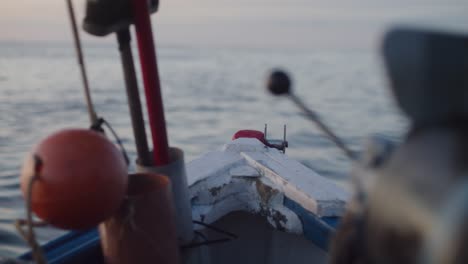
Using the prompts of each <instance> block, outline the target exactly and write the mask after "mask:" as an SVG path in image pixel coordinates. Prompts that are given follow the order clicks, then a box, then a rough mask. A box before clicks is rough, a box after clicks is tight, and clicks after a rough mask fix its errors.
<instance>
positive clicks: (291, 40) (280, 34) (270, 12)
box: [0, 0, 468, 48]
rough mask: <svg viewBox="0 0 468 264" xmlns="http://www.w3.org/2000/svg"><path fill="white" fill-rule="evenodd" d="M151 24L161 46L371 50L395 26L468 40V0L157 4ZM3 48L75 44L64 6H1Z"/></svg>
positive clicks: (58, 2) (10, 1)
mask: <svg viewBox="0 0 468 264" xmlns="http://www.w3.org/2000/svg"><path fill="white" fill-rule="evenodd" d="M74 4H75V6H76V9H77V11H78V13H79V15H78V17H79V18H80V20H81V18H82V14H83V7H84V4H85V0H75V1H74ZM152 21H153V24H154V31H155V36H156V40H157V42H158V43H160V44H163V45H192V46H233V47H291V48H323V47H327V48H342V47H351V48H368V47H371V46H373V45H375V43H376V42H377V40H378V39H379V37H380V36H381V35H382V33H383V32H384V31H385V29H387V28H389V27H390V26H391V25H394V24H406V25H414V26H420V25H423V26H425V27H428V26H430V27H438V28H443V29H450V30H457V31H462V32H467V33H468V1H466V0H355V1H342V0H236V1H234V0H160V11H159V12H158V14H156V15H154V16H153V18H152ZM109 39H110V40H113V38H109ZM110 40H109V41H110ZM0 41H21V42H23V41H24V42H28V41H47V42H57V41H59V42H69V41H71V33H70V24H69V21H68V17H67V13H66V9H65V1H64V0H2V4H1V8H0ZM85 41H96V39H95V38H88V37H85Z"/></svg>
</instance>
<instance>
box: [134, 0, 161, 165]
mask: <svg viewBox="0 0 468 264" xmlns="http://www.w3.org/2000/svg"><path fill="white" fill-rule="evenodd" d="M131 2H132V9H133V17H134V19H135V29H136V36H137V42H138V51H139V54H140V63H141V70H142V72H143V82H144V86H145V94H146V104H147V107H148V119H149V123H150V128H151V136H152V139H153V148H154V149H153V161H154V165H156V166H161V165H166V164H168V163H169V145H168V140H167V132H166V121H165V119H164V109H163V104H162V96H161V85H160V80H159V73H158V65H157V63H156V47H155V45H154V40H153V31H152V29H151V21H150V11H149V8H148V1H147V0H132V1H131Z"/></svg>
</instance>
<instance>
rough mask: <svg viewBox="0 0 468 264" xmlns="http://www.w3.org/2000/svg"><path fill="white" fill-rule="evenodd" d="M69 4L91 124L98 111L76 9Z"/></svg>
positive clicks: (95, 119) (96, 118) (68, 0)
mask: <svg viewBox="0 0 468 264" xmlns="http://www.w3.org/2000/svg"><path fill="white" fill-rule="evenodd" d="M67 6H68V15H69V17H70V22H71V26H72V31H73V39H74V41H75V50H76V56H77V59H78V64H79V66H80V70H81V79H82V81H83V86H84V92H85V99H86V105H87V107H88V114H89V119H90V121H91V124H94V123H96V122H97V120H98V117H97V115H96V111H95V110H94V106H93V101H92V100H91V92H90V89H89V84H88V76H87V74H86V66H85V62H84V59H83V51H82V48H81V41H80V35H79V34H78V27H77V26H76V18H75V11H74V9H73V4H72V1H71V0H67Z"/></svg>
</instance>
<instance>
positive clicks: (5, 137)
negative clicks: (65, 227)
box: [0, 43, 407, 256]
mask: <svg viewBox="0 0 468 264" xmlns="http://www.w3.org/2000/svg"><path fill="white" fill-rule="evenodd" d="M85 54H86V62H87V66H88V72H89V77H90V84H91V86H92V95H93V99H94V101H95V105H96V108H97V111H98V113H99V115H101V116H103V117H104V118H106V119H107V120H108V121H109V122H110V123H111V124H112V125H113V126H114V128H115V129H116V130H117V133H118V134H119V136H120V137H121V138H122V139H123V141H124V143H125V147H126V148H127V150H128V151H129V153H130V154H131V155H132V157H133V158H134V157H135V147H134V145H133V142H134V140H133V134H132V130H131V125H130V119H129V113H128V107H127V101H126V96H125V90H124V86H123V77H122V70H121V65H120V60H119V57H118V52H117V49H116V47H114V46H112V45H109V46H90V47H87V48H86V50H85ZM134 55H135V57H137V56H136V55H137V53H136V52H135V53H134ZM158 56H159V57H158V59H159V68H160V74H161V79H162V86H163V96H164V103H165V110H166V119H167V125H168V132H169V140H170V144H171V145H173V146H178V147H181V148H182V149H183V150H184V151H185V155H186V160H187V161H190V160H192V159H194V158H196V157H197V156H199V155H200V154H202V153H203V152H206V151H209V150H213V149H216V148H218V147H219V146H221V145H222V144H223V143H225V142H227V141H229V140H230V138H231V137H232V135H233V134H234V133H235V132H236V131H237V130H240V129H257V130H263V126H264V124H265V123H268V124H269V135H270V136H271V137H276V138H281V137H282V126H283V124H287V126H288V140H289V143H290V147H289V149H288V150H287V153H288V154H289V155H290V156H292V157H293V158H295V159H297V160H299V161H301V162H303V163H304V164H305V165H307V166H309V167H310V168H312V169H314V170H316V171H317V172H319V173H321V174H322V175H324V176H326V177H329V178H331V179H333V180H335V181H338V182H339V183H342V184H346V181H347V179H348V173H347V171H348V170H349V163H348V162H347V160H346V158H345V157H344V156H343V155H342V153H341V152H340V151H339V150H338V149H337V148H336V147H334V145H333V144H332V143H330V142H329V141H328V140H327V139H326V138H325V137H324V136H323V135H322V134H321V133H320V132H319V131H318V130H317V129H316V128H315V126H314V125H312V124H310V123H309V122H307V121H305V120H304V119H303V118H302V117H301V115H300V114H299V113H298V111H297V110H296V108H295V107H294V106H293V105H292V103H290V102H289V101H287V100H286V99H279V98H272V97H271V96H269V95H268V94H267V93H266V92H265V89H264V82H265V77H266V73H267V72H268V70H269V69H271V68H272V67H277V66H281V67H284V68H285V69H287V70H288V71H289V72H291V73H292V76H293V79H294V80H295V91H296V93H297V94H298V95H300V97H302V98H303V99H304V100H305V101H306V102H307V103H308V105H309V106H311V107H313V108H314V109H315V110H317V111H319V112H320V113H321V115H322V117H323V118H324V120H326V122H327V123H328V124H329V125H330V126H331V127H332V128H333V129H334V130H335V131H336V132H337V133H338V134H339V135H340V136H342V137H343V139H344V140H345V142H347V143H348V144H349V145H350V146H351V147H352V148H353V149H356V150H359V149H360V146H361V143H362V141H363V140H364V139H365V138H366V137H369V136H370V135H375V134H377V135H380V136H383V137H386V138H389V139H398V138H399V137H400V136H401V133H402V131H404V129H405V127H406V126H407V121H406V119H405V118H404V117H402V116H401V114H400V113H399V111H398V110H397V109H396V108H395V106H394V104H393V99H392V98H391V96H389V92H388V89H387V88H386V87H387V80H386V78H385V74H384V69H383V63H382V62H381V60H380V57H379V55H378V52H377V51H375V52H366V51H292V50H248V49H227V48H184V47H162V48H160V49H159V50H158ZM140 86H141V85H140ZM140 88H141V89H142V87H140ZM83 98H84V96H83V91H82V88H81V81H80V77H79V70H78V67H77V64H76V59H75V53H74V50H73V48H72V46H71V45H62V44H60V45H59V44H53V45H52V44H51V45H46V44H40V45H32V44H27V45H26V44H11V43H10V44H7V43H3V44H0V255H7V256H12V255H16V254H20V253H22V252H24V251H25V250H26V246H25V244H24V243H23V241H22V239H21V238H20V237H19V236H18V235H17V232H16V230H15V228H14V226H13V221H14V220H15V219H18V218H23V217H24V202H23V199H22V196H21V193H20V190H19V180H18V174H19V169H20V166H21V163H22V160H23V158H24V157H25V155H26V153H27V152H28V151H29V150H30V149H31V148H32V147H33V146H34V145H35V144H36V143H37V142H38V141H39V140H41V139H42V138H44V137H45V136H47V135H48V134H50V133H53V132H55V131H57V130H59V129H63V128H70V127H80V128H85V127H87V126H88V115H87V113H86V108H85V104H84V100H83ZM61 232H62V231H58V230H53V229H43V230H40V231H39V238H40V240H41V241H43V242H44V241H47V240H49V239H51V238H53V237H55V236H57V235H58V234H60V233H61Z"/></svg>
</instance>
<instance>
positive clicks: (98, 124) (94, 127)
mask: <svg viewBox="0 0 468 264" xmlns="http://www.w3.org/2000/svg"><path fill="white" fill-rule="evenodd" d="M103 124H104V125H105V126H106V127H107V128H108V129H109V130H110V132H111V133H112V135H113V136H114V138H115V141H116V142H117V144H118V145H119V147H120V151H121V152H122V155H123V157H124V159H125V162H126V163H127V166H128V165H129V164H130V159H129V158H128V154H127V151H126V150H125V147H124V145H123V143H122V140H121V139H120V137H119V135H118V134H117V132H115V130H114V128H112V126H111V124H110V123H109V122H107V120H105V119H104V118H102V117H99V118H98V119H97V120H96V123H93V124H92V125H91V127H90V129H92V130H94V131H98V132H103V130H102V125H103Z"/></svg>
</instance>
